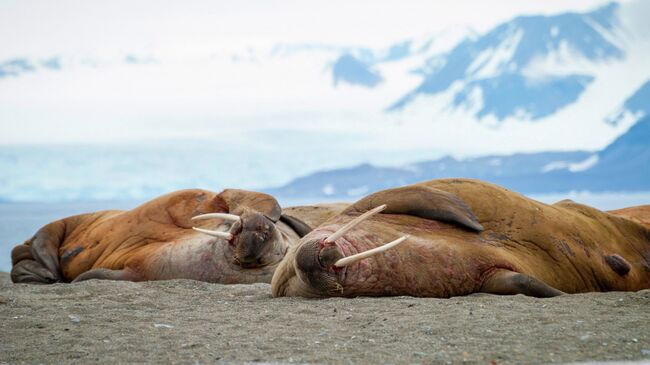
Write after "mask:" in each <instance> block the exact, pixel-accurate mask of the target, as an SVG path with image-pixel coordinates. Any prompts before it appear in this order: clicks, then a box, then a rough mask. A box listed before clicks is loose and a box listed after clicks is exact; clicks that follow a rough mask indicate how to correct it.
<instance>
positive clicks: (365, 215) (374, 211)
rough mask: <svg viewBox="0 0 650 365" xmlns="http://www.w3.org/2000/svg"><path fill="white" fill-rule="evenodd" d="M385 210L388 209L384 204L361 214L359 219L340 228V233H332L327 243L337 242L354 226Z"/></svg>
mask: <svg viewBox="0 0 650 365" xmlns="http://www.w3.org/2000/svg"><path fill="white" fill-rule="evenodd" d="M384 209H386V204H382V205H380V206H378V207H376V208H374V209H372V210H369V211H367V212H365V213H363V214H361V215H360V216H358V217H357V218H355V219H353V220H352V221H350V222H349V223H348V224H346V225H344V226H343V227H341V228H339V230H338V231H336V232H334V233H332V234H331V235H330V236H329V237H327V238H326V239H325V243H331V242H334V241H336V240H337V239H339V238H341V237H342V236H343V235H344V234H345V233H346V232H347V231H349V230H351V229H352V228H354V226H356V225H357V224H359V223H361V222H363V221H364V220H366V219H368V218H369V217H370V216H373V215H375V214H377V213H379V212H381V211H382V210H384Z"/></svg>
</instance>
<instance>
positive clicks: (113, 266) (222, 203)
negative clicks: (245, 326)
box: [11, 189, 344, 284]
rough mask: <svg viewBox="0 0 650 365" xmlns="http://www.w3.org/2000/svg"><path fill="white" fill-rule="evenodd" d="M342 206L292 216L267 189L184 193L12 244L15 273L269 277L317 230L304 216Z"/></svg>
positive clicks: (48, 279) (18, 277) (65, 222)
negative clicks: (293, 246) (291, 249)
mask: <svg viewBox="0 0 650 365" xmlns="http://www.w3.org/2000/svg"><path fill="white" fill-rule="evenodd" d="M343 207H344V205H329V206H328V205H325V206H320V207H303V208H293V209H289V211H293V212H294V215H290V214H287V213H285V212H283V211H282V209H281V208H280V205H279V204H278V202H277V201H276V200H275V199H274V198H273V197H272V196H270V195H267V194H263V193H257V192H251V191H245V190H235V189H227V190H224V191H223V192H221V193H219V194H217V193H214V192H211V191H206V190H182V191H178V192H174V193H170V194H167V195H164V196H161V197H159V198H156V199H154V200H151V201H149V202H147V203H144V204H142V205H141V206H139V207H137V208H135V209H132V210H129V211H119V210H106V211H99V212H95V213H88V214H82V215H77V216H72V217H68V218H64V219H61V220H58V221H55V222H52V223H50V224H48V225H46V226H44V227H43V228H41V229H40V230H39V231H38V232H37V233H36V234H35V235H34V236H33V237H32V238H31V239H29V240H27V241H26V242H25V243H23V244H21V245H18V246H16V247H15V248H14V249H13V251H12V253H11V257H12V265H13V267H12V270H11V278H12V280H13V281H14V282H15V283H54V282H71V281H81V280H87V279H112V280H130V281H142V280H162V279H178V278H186V279H195V280H201V281H208V282H214V283H223V284H233V283H253V282H270V281H271V277H272V275H273V271H274V270H275V268H276V267H277V264H278V263H279V262H280V260H281V259H282V257H284V254H285V253H286V251H287V249H288V247H289V246H290V245H291V244H294V243H296V242H298V240H299V239H300V237H302V236H304V235H305V234H306V233H308V232H309V231H310V230H311V228H310V226H309V225H308V224H306V223H304V222H303V221H302V220H301V218H300V217H303V218H304V219H305V220H306V221H309V222H311V224H319V223H320V222H322V221H324V220H326V219H327V218H328V217H329V216H330V215H333V214H335V213H338V212H340V211H341V210H342V209H343ZM215 213H216V214H215ZM295 214H298V216H296V215H295ZM193 228H194V229H193Z"/></svg>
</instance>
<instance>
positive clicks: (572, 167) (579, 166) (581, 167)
mask: <svg viewBox="0 0 650 365" xmlns="http://www.w3.org/2000/svg"><path fill="white" fill-rule="evenodd" d="M597 163H598V155H591V156H589V157H587V158H586V159H585V160H583V161H580V162H568V161H553V162H550V163H548V164H546V165H544V167H542V170H541V172H542V173H544V174H545V173H547V172H551V171H555V170H569V171H571V172H581V171H586V170H589V169H590V168H592V167H594V166H596V164H597Z"/></svg>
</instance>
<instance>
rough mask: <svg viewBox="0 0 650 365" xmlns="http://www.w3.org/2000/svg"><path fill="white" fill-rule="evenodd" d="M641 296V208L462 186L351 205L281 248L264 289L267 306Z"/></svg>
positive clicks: (439, 183)
mask: <svg viewBox="0 0 650 365" xmlns="http://www.w3.org/2000/svg"><path fill="white" fill-rule="evenodd" d="M373 208H374V209H373ZM371 209H372V210H371ZM382 209H384V210H383V214H377V213H378V211H381V210H382ZM364 212H365V213H364ZM362 213H363V214H362ZM373 214H374V215H373ZM360 215H361V216H360ZM393 240H394V241H393ZM389 241H393V242H391V243H390V244H389V245H384V243H386V242H389ZM393 246H395V247H394V248H391V247H393ZM382 251H385V252H382ZM645 288H650V206H643V207H635V208H628V209H624V210H620V211H614V212H609V213H608V212H603V211H599V210H597V209H594V208H591V207H588V206H585V205H582V204H577V203H574V202H572V201H568V200H567V201H561V202H559V203H556V204H553V205H547V204H543V203H540V202H537V201H535V200H532V199H529V198H526V197H524V196H522V195H520V194H517V193H514V192H512V191H509V190H507V189H504V188H501V187H498V186H495V185H492V184H488V183H484V182H481V181H477V180H466V179H444V180H433V181H429V182H424V183H420V184H416V185H411V186H407V187H403V188H397V189H391V190H385V191H381V192H378V193H375V194H372V195H370V196H368V197H366V198H364V199H361V200H360V201H358V202H356V203H355V204H353V205H351V206H350V207H348V208H347V209H345V210H344V211H343V212H341V213H340V214H338V215H336V216H334V217H333V218H331V219H330V220H329V221H327V222H325V223H324V224H323V225H321V226H320V227H318V228H316V229H315V230H313V231H312V232H310V233H309V234H308V235H306V236H305V237H303V238H302V239H301V241H300V243H299V244H298V245H295V246H293V247H292V248H291V249H290V250H289V252H288V253H287V255H286V256H285V258H284V259H283V261H282V262H281V263H280V265H279V266H278V268H277V270H276V272H275V275H274V276H273V281H272V290H273V295H274V296H276V297H278V296H306V297H328V296H346V297H354V296H390V295H410V296H422V297H441V298H447V297H452V296H460V295H467V294H471V293H478V292H484V293H493V294H525V295H531V296H537V297H549V296H555V295H559V294H562V293H580V292H591V291H609V290H619V291H635V290H641V289H645Z"/></svg>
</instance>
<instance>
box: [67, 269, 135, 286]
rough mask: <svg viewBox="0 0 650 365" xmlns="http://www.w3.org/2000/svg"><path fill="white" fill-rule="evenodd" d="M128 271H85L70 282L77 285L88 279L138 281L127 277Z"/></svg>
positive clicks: (129, 276) (130, 276) (131, 276)
mask: <svg viewBox="0 0 650 365" xmlns="http://www.w3.org/2000/svg"><path fill="white" fill-rule="evenodd" d="M129 272H130V270H128V269H124V270H111V269H93V270H90V271H86V272H84V273H82V274H81V275H79V276H77V277H76V278H74V280H72V282H73V283H78V282H80V281H86V280H90V279H97V280H127V281H139V280H137V278H135V277H133V275H128V274H129Z"/></svg>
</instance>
